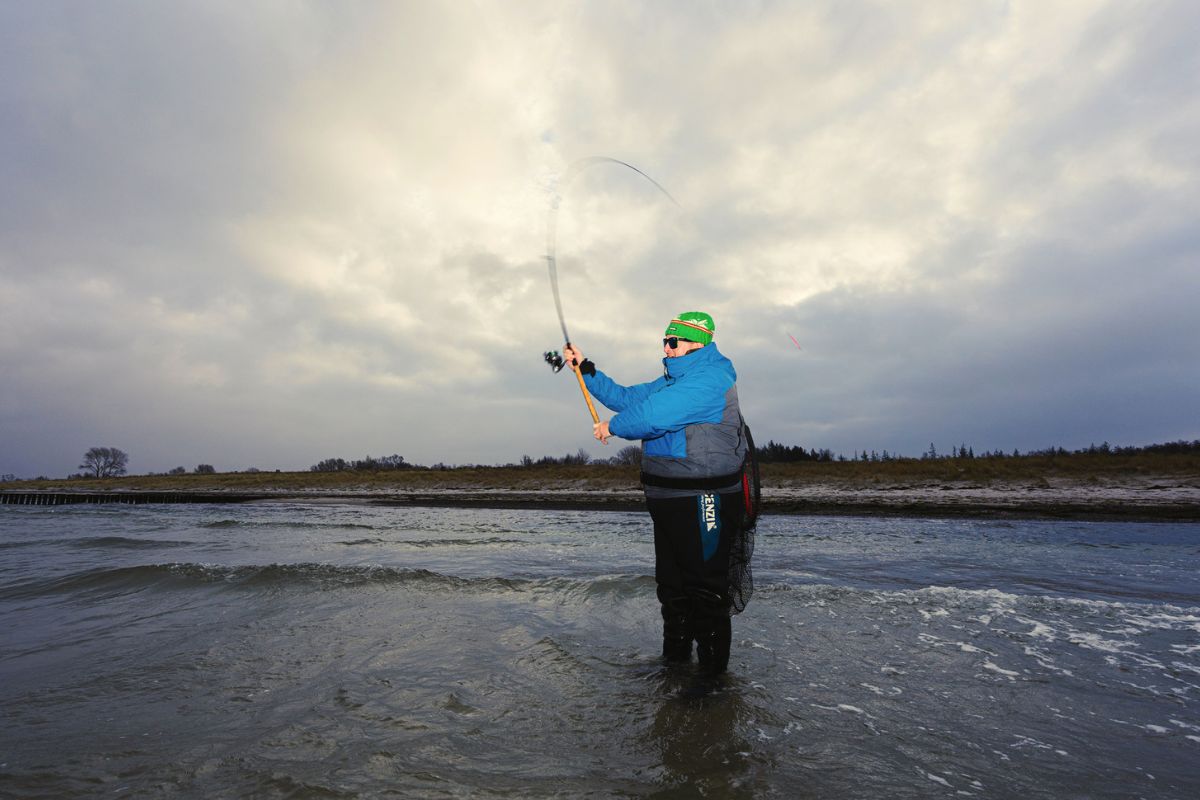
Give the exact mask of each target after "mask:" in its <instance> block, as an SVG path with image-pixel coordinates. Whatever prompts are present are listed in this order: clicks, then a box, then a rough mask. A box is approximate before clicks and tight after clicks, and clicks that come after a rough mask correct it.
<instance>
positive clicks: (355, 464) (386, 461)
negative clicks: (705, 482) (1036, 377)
mask: <svg viewBox="0 0 1200 800" xmlns="http://www.w3.org/2000/svg"><path fill="white" fill-rule="evenodd" d="M1141 453H1150V454H1161V455H1187V454H1195V453H1200V439H1196V440H1193V441H1187V440H1183V439H1180V440H1178V441H1174V442H1163V443H1160V444H1149V445H1142V446H1129V447H1121V446H1116V445H1111V444H1109V443H1108V442H1103V443H1102V444H1099V445H1097V444H1090V445H1088V446H1087V447H1081V448H1078V449H1076V450H1067V449H1066V448H1063V447H1047V448H1044V449H1041V450H1027V451H1025V452H1024V453H1022V452H1021V451H1020V450H1017V449H1015V448H1014V449H1013V451H1012V452H1011V453H1009V452H1005V451H1003V450H992V451H982V452H980V453H978V454H976V452H975V449H974V448H973V447H970V446H968V445H967V444H965V443H962V444H959V445H958V446H957V447H951V448H950V449H949V450H948V451H941V452H939V451H938V449H937V447H936V446H935V445H934V444H933V443H932V442H931V443H930V445H929V449H928V450H926V451H925V452H923V453H922V454H921V455H920V456H917V457H910V456H904V455H900V454H898V453H889V452H888V451H887V450H883V451H882V452H878V451H875V450H871V451H867V450H862V451H855V453H854V455H853V456H851V457H847V456H845V455H842V454H837V455H835V454H834V453H833V451H831V450H829V449H828V448H810V449H805V448H803V447H801V446H799V445H785V444H781V443H779V442H776V441H775V440H773V439H772V440H769V441H768V442H767V443H766V444H765V445H761V446H759V447H756V448H755V455H756V456H757V458H758V461H759V462H760V463H764V464H782V463H793V462H801V461H813V462H832V461H866V462H882V461H916V460H921V461H929V460H937V459H976V458H990V459H1003V458H1035V457H1042V458H1044V457H1070V456H1135V455H1139V454H1141ZM641 463H642V450H641V448H640V447H639V446H638V445H627V446H626V447H622V448H621V449H620V450H618V451H617V452H616V453H615V454H614V455H613V456H611V457H610V458H593V457H592V456H591V455H590V454H589V453H588V452H587V451H586V450H584V449H583V448H580V449H579V450H578V452H576V453H567V454H566V455H563V456H550V455H546V456H542V457H541V458H537V459H535V458H533V457H532V456H529V455H524V456H521V460H520V462H518V463H515V464H514V463H509V464H501V465H496V466H500V467H523V468H527V469H538V468H545V467H556V466H583V465H588V464H591V465H596V466H602V465H615V466H640V465H641ZM128 464H129V454H128V453H126V452H125V451H123V450H121V449H120V448H117V447H93V448H90V449H89V450H88V451H87V452H86V453H84V456H83V462H82V463H81V464H80V465H79V469H80V470H82V472H81V473H78V474H75V475H71V476H70V477H72V478H114V477H119V476H121V475H124V474H125V473H126V470H127V467H128ZM484 466H486V465H480V464H470V465H446V464H442V463H438V464H434V465H433V466H430V467H425V466H422V465H420V464H412V463H409V462H408V461H406V460H405V459H404V456H401V455H397V454H393V455H390V456H383V457H382V458H374V457H372V456H369V455H368V456H367V457H365V458H362V459H355V460H350V461H347V460H346V459H344V458H326V459H323V460H322V461H319V462H317V463H316V464H313V465H312V466H311V467H309V471H311V472H389V471H398V470H408V469H421V470H425V469H433V470H451V469H458V468H465V467H474V468H480V467H484ZM216 471H217V470H216V469H215V468H214V467H213V466H212V465H211V464H198V465H197V466H196V468H195V469H194V470H192V474H195V475H212V474H215V473H216ZM244 471H245V472H260V470H258V469H256V468H253V467H251V468H250V469H247V470H244ZM278 471H279V470H276V472H278ZM166 474H168V475H186V474H188V471H187V470H186V469H185V468H184V467H175V468H174V469H172V470H170V471H168V472H167V473H166ZM13 480H16V476H15V475H3V476H0V482H4V481H13Z"/></svg>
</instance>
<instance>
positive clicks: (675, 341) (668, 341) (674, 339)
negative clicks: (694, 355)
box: [663, 336, 691, 350]
mask: <svg viewBox="0 0 1200 800" xmlns="http://www.w3.org/2000/svg"><path fill="white" fill-rule="evenodd" d="M690 341H691V339H681V338H680V337H678V336H668V337H667V338H665V339H663V345H664V346H666V347H669V348H671V349H672V350H674V349H675V348H676V347H679V343H680V342H690Z"/></svg>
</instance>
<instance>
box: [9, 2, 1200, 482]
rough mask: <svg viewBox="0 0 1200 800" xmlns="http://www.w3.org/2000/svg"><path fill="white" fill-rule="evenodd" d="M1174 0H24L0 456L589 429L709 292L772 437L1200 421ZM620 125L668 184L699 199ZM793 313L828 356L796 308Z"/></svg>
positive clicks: (1190, 157)
mask: <svg viewBox="0 0 1200 800" xmlns="http://www.w3.org/2000/svg"><path fill="white" fill-rule="evenodd" d="M1197 23H1200V11H1197V10H1196V9H1195V8H1194V7H1193V5H1192V4H1189V3H1169V2H1164V3H1158V4H1154V5H1153V6H1151V7H1145V6H1141V7H1132V6H1128V5H1127V4H1122V3H1104V4H1089V5H1086V6H1081V5H1079V4H1074V3H1054V2H1052V3H1044V2H1043V3H1036V4H1032V3H1024V2H994V3H975V4H961V3H956V2H946V3H911V4H899V5H893V6H888V7H883V8H881V7H879V6H877V5H875V4H870V5H868V4H857V3H850V4H846V3H828V4H820V3H790V2H780V3H759V4H736V5H734V4H711V5H710V6H707V7H703V6H696V5H694V4H690V3H687V4H683V3H681V4H670V3H660V4H653V5H649V6H647V5H645V4H639V3H582V4H574V5H570V6H561V5H560V4H553V3H546V4H521V5H512V4H507V3H479V4H474V5H472V6H466V5H456V4H449V5H447V4H438V3H423V2H414V3H404V4H391V3H379V4H375V3H362V4H356V5H354V6H325V5H320V4H313V5H305V4H299V5H297V4H294V3H281V4H273V3H263V4H257V5H255V6H254V7H253V8H245V7H242V6H239V5H237V4H220V3H215V4H214V3H182V4H180V3H176V4H170V5H162V4H152V3H130V4H118V5H115V6H113V5H107V6H94V7H93V6H79V5H78V4H67V3H38V4H10V5H6V6H3V7H2V8H0V75H2V76H3V77H0V130H2V131H3V134H4V135H3V137H2V144H0V178H2V181H0V187H2V188H0V374H2V375H3V381H2V382H0V440H2V441H3V442H4V444H3V446H2V447H0V473H5V472H12V473H16V474H19V475H35V474H39V473H43V474H50V475H62V474H65V473H67V472H69V471H71V470H73V469H74V468H75V464H77V463H78V459H79V458H80V457H81V455H82V453H83V451H84V450H86V449H87V448H88V447H90V446H93V445H112V446H118V447H122V448H123V449H126V450H127V451H129V452H130V453H131V455H132V456H133V458H132V461H131V467H132V468H133V469H134V470H137V471H146V470H156V471H157V470H165V469H168V468H170V467H173V466H176V465H180V464H182V465H185V466H188V467H191V466H193V465H194V464H195V463H199V462H205V463H212V464H215V465H217V466H218V467H219V468H222V469H236V468H244V467H248V466H257V467H260V468H273V467H281V468H297V467H299V468H303V467H306V466H308V465H309V464H311V463H314V462H316V461H317V460H319V459H321V458H325V457H330V456H343V457H360V456H362V455H366V454H368V453H370V454H373V455H382V454H390V453H393V452H397V453H401V454H403V455H404V456H405V457H406V458H408V459H409V460H411V461H418V462H423V463H433V462H436V461H444V462H448V463H473V462H480V463H502V462H507V461H513V460H516V459H518V458H519V457H520V456H521V455H522V454H530V455H534V456H538V455H542V454H546V453H553V454H561V453H565V452H574V451H575V450H576V449H578V448H579V447H581V446H582V447H584V448H586V449H588V450H589V452H593V453H594V454H596V455H606V454H608V453H609V452H611V451H612V448H611V446H610V447H609V448H607V449H606V448H604V447H602V446H600V445H598V444H594V443H592V442H591V441H590V440H589V437H588V434H589V430H590V424H589V422H590V421H589V420H588V417H587V413H586V410H585V409H584V407H583V404H582V401H581V399H580V398H579V397H578V389H577V387H575V385H574V382H573V381H570V380H569V379H568V377H565V376H564V375H558V376H553V375H550V374H549V372H548V370H546V369H545V366H544V365H543V364H542V363H541V352H542V350H544V349H547V348H550V347H558V346H560V345H561V343H560V342H558V341H557V340H558V338H560V336H561V335H560V333H559V330H558V320H557V318H556V316H555V312H554V306H553V302H552V300H551V297H550V292H549V282H548V280H547V277H546V274H545V263H544V261H543V260H542V258H541V256H542V254H543V249H544V246H545V245H544V243H545V225H546V215H547V210H548V208H549V203H550V201H551V200H552V199H553V198H554V197H555V196H556V193H557V195H558V196H559V197H560V199H561V205H560V213H559V218H558V221H559V242H558V243H559V253H558V255H559V262H560V271H561V280H562V288H563V305H564V310H565V312H566V315H567V322H568V325H569V328H570V332H571V334H572V336H573V337H575V338H576V340H577V341H578V342H579V343H580V344H581V345H582V346H584V348H585V350H586V351H587V352H588V353H589V355H592V356H593V357H594V358H596V360H597V361H598V363H600V364H601V366H602V367H603V368H606V369H609V370H610V371H611V373H612V374H613V375H614V376H616V377H617V378H619V379H621V380H625V381H628V382H634V381H640V380H649V379H652V378H653V377H654V376H655V375H656V374H658V372H659V371H660V369H661V367H660V365H659V364H658V358H659V357H660V355H661V354H660V351H659V348H658V346H657V341H658V338H659V336H660V331H661V329H662V327H663V326H664V324H665V322H666V320H667V319H668V318H669V317H670V316H671V315H672V314H674V313H676V312H678V311H680V310H683V309H685V308H704V309H707V310H710V311H712V312H713V313H714V314H715V316H716V318H717V322H718V326H719V333H718V341H719V343H720V345H721V347H722V349H723V350H725V351H726V352H728V353H729V354H730V355H731V356H733V357H734V359H735V362H736V363H737V365H738V369H739V374H740V383H741V386H742V399H743V404H744V406H745V408H746V411H747V415H748V417H749V418H750V419H751V422H752V423H753V425H754V428H755V430H756V435H757V436H758V438H760V439H763V440H766V439H767V438H774V439H776V440H779V441H785V442H787V443H793V444H801V445H804V446H806V447H829V448H832V449H834V450H835V451H841V452H846V453H847V454H848V453H849V452H851V451H853V450H857V449H863V448H866V449H877V450H883V449H888V450H890V451H893V452H896V451H899V452H904V453H909V454H916V453H919V452H921V451H923V450H924V449H926V448H927V447H928V445H929V442H930V441H934V442H935V443H936V444H937V445H938V447H939V448H943V449H945V448H948V447H950V446H953V445H957V444H958V443H960V442H965V443H967V444H969V445H971V446H974V447H976V449H996V448H1000V449H1005V450H1011V449H1012V448H1013V447H1019V448H1021V449H1028V448H1031V447H1045V446H1050V445H1057V444H1061V445H1063V446H1067V447H1077V446H1084V445H1086V444H1088V443H1089V442H1092V441H1096V442H1099V441H1103V440H1105V439H1108V440H1110V441H1112V442H1114V443H1117V442H1120V443H1128V444H1138V443H1149V442H1151V441H1163V440H1168V439H1173V438H1197V437H1200V430H1198V429H1197V424H1196V415H1195V413H1194V409H1195V408H1196V407H1197V406H1198V402H1197V401H1200V379H1198V378H1197V375H1198V374H1200V372H1198V371H1197V369H1196V366H1197V361H1198V359H1197V356H1198V355H1200V353H1198V352H1197V347H1198V346H1197V345H1196V344H1195V342H1196V341H1198V340H1200V336H1198V334H1200V330H1198V328H1200V324H1198V323H1197V322H1196V318H1195V314H1194V313H1193V312H1192V311H1191V308H1190V306H1191V305H1194V298H1195V297H1197V296H1198V294H1197V289H1198V288H1200V287H1198V286H1197V282H1198V279H1197V278H1196V277H1195V274H1196V271H1195V268H1194V265H1195V263H1196V262H1197V255H1198V250H1200V247H1198V242H1197V234H1196V230H1195V225H1194V209H1195V208H1197V207H1200V202H1198V200H1200V197H1198V194H1200V191H1198V190H1200V186H1198V176H1200V163H1198V157H1197V154H1196V149H1195V147H1194V145H1193V144H1192V143H1193V142H1194V141H1196V140H1197V139H1198V138H1200V102H1197V100H1196V98H1197V97H1200V92H1198V91H1197V89H1198V88H1200V87H1198V86H1197V82H1198V81H1200V69H1198V68H1197V67H1198V66H1200V64H1197V60H1198V58H1200V57H1198V56H1197V53H1198V52H1200V50H1198V49H1197V48H1196V47H1195V34H1194V33H1193V31H1195V30H1197V29H1198V27H1200V25H1198V24H1197ZM592 155H610V156H613V157H616V158H621V159H624V160H628V161H630V162H633V163H636V164H638V165H639V166H640V167H642V168H643V169H645V170H646V171H647V172H648V173H650V174H651V175H653V176H655V178H656V179H658V180H660V181H661V182H662V183H663V184H664V185H666V186H668V188H669V189H670V190H671V192H672V194H674V195H675V196H676V197H677V198H678V199H679V201H680V205H681V208H676V207H674V206H672V205H671V204H670V203H667V202H665V201H664V200H663V198H661V197H660V196H658V195H657V193H656V192H655V191H654V190H653V187H651V186H649V184H648V183H646V182H645V181H644V180H642V179H641V178H640V177H638V176H636V175H635V174H634V173H632V172H629V171H628V170H621V169H608V168H605V167H596V168H593V169H588V170H587V171H586V172H585V173H582V174H580V175H579V176H578V177H577V178H576V179H575V180H573V181H571V182H570V183H569V184H564V182H563V181H562V180H561V176H562V175H563V174H564V172H565V171H566V169H567V166H568V165H569V164H570V163H572V162H573V161H574V160H575V159H577V158H580V157H584V156H592ZM789 333H790V334H792V335H795V336H796V338H797V339H798V340H799V341H800V342H801V344H802V346H803V349H801V350H797V349H796V348H795V347H794V346H793V345H792V344H791V341H790V339H789V338H788V334H789Z"/></svg>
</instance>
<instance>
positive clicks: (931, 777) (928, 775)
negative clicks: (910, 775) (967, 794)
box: [917, 767, 954, 789]
mask: <svg viewBox="0 0 1200 800" xmlns="http://www.w3.org/2000/svg"><path fill="white" fill-rule="evenodd" d="M921 773H924V774H925V777H926V778H928V779H929V780H931V781H933V782H934V783H940V784H941V785H942V786H945V787H946V788H947V789H953V788H954V787H953V786H951V785H950V781H948V780H946V779H945V778H943V777H942V776H941V775H934V774H933V773H932V772H925V770H923V769H921V768H920V767H918V768H917V774H921Z"/></svg>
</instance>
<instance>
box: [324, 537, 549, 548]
mask: <svg viewBox="0 0 1200 800" xmlns="http://www.w3.org/2000/svg"><path fill="white" fill-rule="evenodd" d="M338 544H342V545H347V546H353V545H364V544H386V545H389V546H392V547H416V548H428V547H477V546H479V545H484V546H487V547H491V546H494V545H525V544H529V542H527V541H525V540H524V539H501V538H499V537H492V538H489V539H409V540H397V539H384V538H380V537H370V538H365V539H351V540H349V541H344V542H338Z"/></svg>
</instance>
